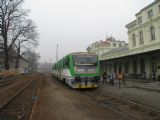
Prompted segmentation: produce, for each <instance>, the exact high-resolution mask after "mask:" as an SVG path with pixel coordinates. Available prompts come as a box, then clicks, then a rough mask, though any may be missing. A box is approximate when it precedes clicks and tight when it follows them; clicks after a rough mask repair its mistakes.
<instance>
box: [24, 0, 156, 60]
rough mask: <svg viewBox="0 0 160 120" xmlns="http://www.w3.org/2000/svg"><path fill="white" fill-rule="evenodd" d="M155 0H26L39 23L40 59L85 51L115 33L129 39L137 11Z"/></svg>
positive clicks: (115, 35) (117, 36)
mask: <svg viewBox="0 0 160 120" xmlns="http://www.w3.org/2000/svg"><path fill="white" fill-rule="evenodd" d="M153 1H154V0H25V7H26V8H28V9H30V10H31V12H30V18H31V19H33V20H34V22H35V23H36V24H37V26H38V30H39V33H40V40H39V42H40V45H39V47H38V48H37V51H38V52H39V53H40V55H41V60H40V61H43V62H44V61H47V62H54V61H55V60H56V44H59V58H61V57H63V56H64V55H66V54H68V53H71V52H77V51H85V50H86V47H87V46H88V45H90V44H91V43H93V42H95V41H98V40H101V39H103V40H104V39H105V37H106V33H107V35H108V36H111V35H112V36H113V37H115V38H116V39H118V40H125V41H127V40H128V38H127V30H126V28H125V25H126V24H128V23H129V22H131V21H133V20H134V19H135V14H136V13H137V12H138V11H139V10H140V9H142V8H143V7H145V6H146V5H148V4H150V3H151V2H153Z"/></svg>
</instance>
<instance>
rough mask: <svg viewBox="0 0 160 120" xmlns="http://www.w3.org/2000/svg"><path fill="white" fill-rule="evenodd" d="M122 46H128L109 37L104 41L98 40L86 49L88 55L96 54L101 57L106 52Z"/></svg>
mask: <svg viewBox="0 0 160 120" xmlns="http://www.w3.org/2000/svg"><path fill="white" fill-rule="evenodd" d="M124 46H128V44H127V43H126V42H125V41H119V40H115V38H113V37H110V38H107V39H106V40H105V41H102V40H100V41H97V42H95V43H93V44H91V46H89V47H88V48H87V51H88V52H89V53H96V54H97V55H99V56H101V55H102V54H104V53H106V52H108V51H109V50H111V49H114V48H121V47H124Z"/></svg>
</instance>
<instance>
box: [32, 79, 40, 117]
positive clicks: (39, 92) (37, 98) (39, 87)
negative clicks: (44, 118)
mask: <svg viewBox="0 0 160 120" xmlns="http://www.w3.org/2000/svg"><path fill="white" fill-rule="evenodd" d="M41 86H42V81H41V84H40V87H39V89H38V93H37V97H36V100H35V102H34V105H33V108H32V112H31V115H30V119H29V120H32V117H33V113H34V110H35V106H36V103H37V99H38V96H39V93H40V88H41Z"/></svg>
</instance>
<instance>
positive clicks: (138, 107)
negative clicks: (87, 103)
mask: <svg viewBox="0 0 160 120" xmlns="http://www.w3.org/2000/svg"><path fill="white" fill-rule="evenodd" d="M80 92H81V93H83V94H84V95H87V96H89V97H90V98H91V99H92V100H93V101H95V102H97V103H98V104H100V105H101V106H103V107H105V108H106V109H109V110H111V111H114V112H116V113H117V114H120V115H121V116H123V117H124V118H125V119H127V120H160V111H159V110H157V109H153V108H150V107H148V106H145V105H142V104H139V103H136V102H134V101H131V100H128V99H124V98H121V97H119V96H117V95H113V94H112V93H110V92H107V93H105V94H103V93H101V92H100V91H96V90H94V91H80Z"/></svg>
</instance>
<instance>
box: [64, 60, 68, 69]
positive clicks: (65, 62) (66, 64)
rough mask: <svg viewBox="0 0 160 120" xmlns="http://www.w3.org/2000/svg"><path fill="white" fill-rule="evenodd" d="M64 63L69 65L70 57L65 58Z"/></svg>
mask: <svg viewBox="0 0 160 120" xmlns="http://www.w3.org/2000/svg"><path fill="white" fill-rule="evenodd" d="M64 64H65V66H66V67H69V58H67V59H65V61H64Z"/></svg>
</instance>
